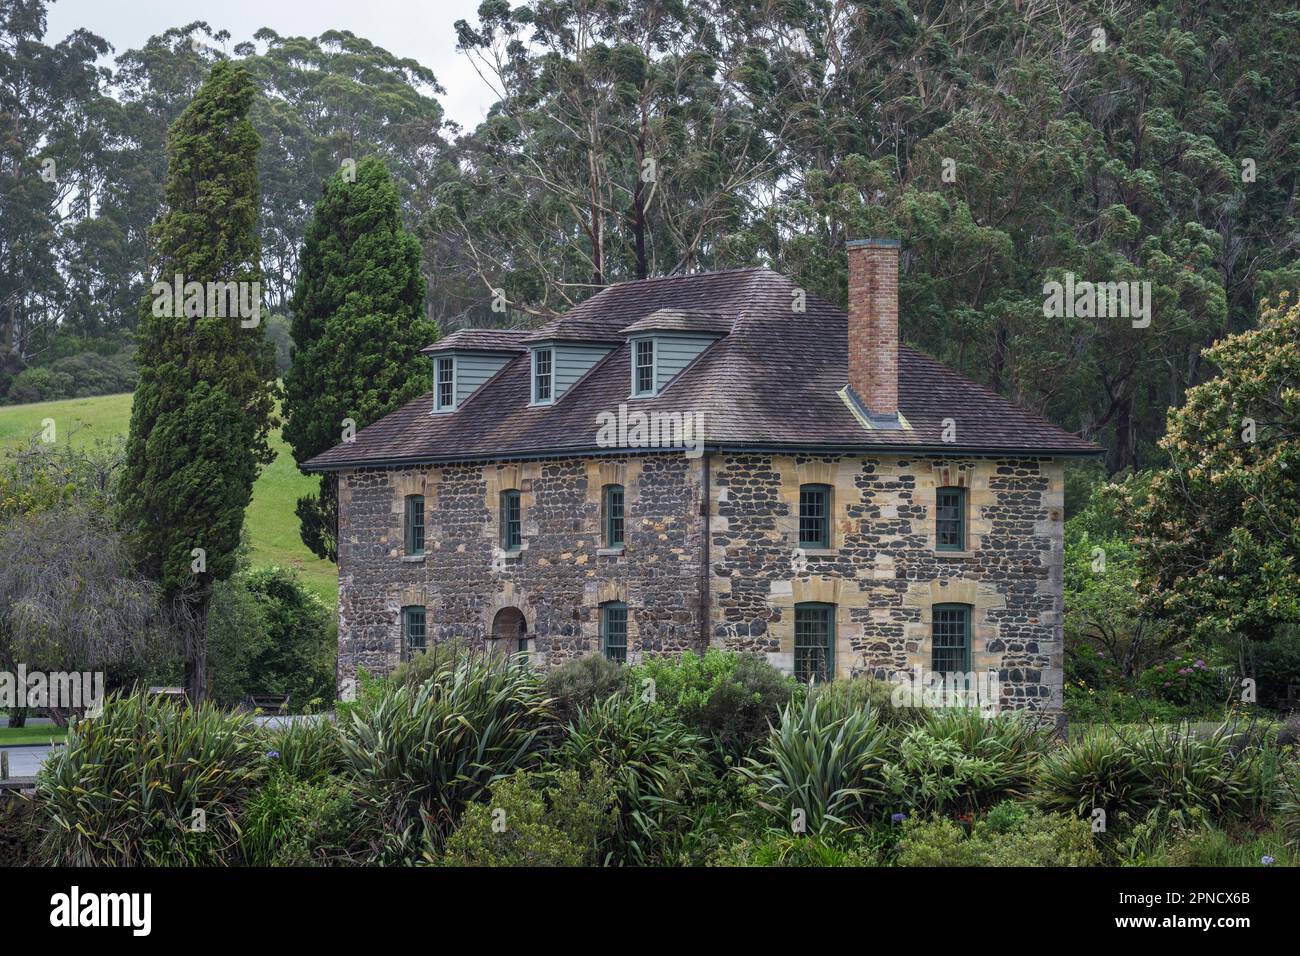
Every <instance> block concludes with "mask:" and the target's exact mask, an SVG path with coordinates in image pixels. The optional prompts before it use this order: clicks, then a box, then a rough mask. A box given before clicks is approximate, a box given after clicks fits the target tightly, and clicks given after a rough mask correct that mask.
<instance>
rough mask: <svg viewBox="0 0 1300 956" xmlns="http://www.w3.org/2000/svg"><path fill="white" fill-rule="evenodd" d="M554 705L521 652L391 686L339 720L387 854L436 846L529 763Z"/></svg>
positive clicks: (347, 755)
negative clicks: (505, 777)
mask: <svg viewBox="0 0 1300 956" xmlns="http://www.w3.org/2000/svg"><path fill="white" fill-rule="evenodd" d="M549 721H550V715H549V713H548V712H547V710H546V707H545V705H544V700H543V697H542V690H541V684H540V681H539V679H538V677H537V675H536V674H535V673H534V672H533V671H532V670H531V669H529V667H528V666H527V665H526V664H524V663H523V662H522V659H521V658H510V659H494V658H483V657H480V658H477V659H471V660H462V661H461V662H460V663H459V664H457V665H456V666H455V667H454V668H453V669H450V670H443V671H440V672H438V673H437V674H435V675H434V676H433V677H431V678H430V679H428V680H427V681H425V682H424V683H423V684H421V685H420V686H419V687H410V686H406V685H390V686H385V687H384V688H383V689H382V690H380V691H379V692H378V693H376V694H375V695H374V696H373V698H370V699H366V700H363V701H361V702H359V704H358V706H357V707H356V708H355V709H353V710H351V712H350V714H349V722H348V723H347V725H346V726H345V727H343V728H342V731H343V737H342V747H343V756H344V761H345V764H346V766H347V767H348V769H349V770H350V771H351V772H352V773H353V774H354V775H355V777H356V779H357V783H358V791H359V796H360V803H361V806H362V808H363V812H364V813H365V815H366V816H367V818H368V820H369V822H370V823H372V824H373V825H374V827H375V832H378V833H381V834H384V837H383V841H382V845H381V846H377V847H375V853H376V854H377V855H378V856H379V857H380V858H381V859H398V860H410V859H413V858H414V857H416V856H417V855H418V854H419V853H420V852H421V851H423V853H424V854H425V855H426V856H430V857H431V856H432V855H433V854H434V852H435V851H436V850H437V848H438V847H439V846H440V845H441V843H442V840H443V838H444V837H445V836H446V834H447V833H448V832H450V830H451V829H452V826H453V825H454V824H455V821H456V818H457V816H458V815H459V814H460V811H461V808H462V807H463V806H464V805H465V804H466V803H468V802H470V801H471V800H475V799H477V798H478V797H479V796H480V795H481V794H482V793H483V792H484V791H485V790H486V789H487V786H488V784H489V783H490V782H491V781H492V779H493V778H494V777H495V776H497V775H499V774H509V773H513V772H514V771H515V770H517V769H520V768H526V767H528V766H530V765H531V764H532V763H533V762H534V761H535V760H536V756H537V753H536V751H537V749H538V742H539V737H540V736H541V734H542V733H543V732H544V730H545V729H546V728H547V725H548V723H549Z"/></svg>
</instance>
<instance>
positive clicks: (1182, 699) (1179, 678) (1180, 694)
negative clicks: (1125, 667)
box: [1138, 654, 1219, 706]
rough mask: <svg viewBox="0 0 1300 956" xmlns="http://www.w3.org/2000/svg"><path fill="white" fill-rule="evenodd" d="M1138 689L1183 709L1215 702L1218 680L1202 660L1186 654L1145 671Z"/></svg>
mask: <svg viewBox="0 0 1300 956" xmlns="http://www.w3.org/2000/svg"><path fill="white" fill-rule="evenodd" d="M1138 686H1139V687H1140V688H1141V689H1142V690H1144V691H1146V692H1147V693H1149V694H1152V695H1154V696H1155V697H1157V698H1159V699H1161V700H1167V701H1169V702H1170V703H1173V704H1182V705H1184V706H1196V705H1201V704H1209V703H1213V702H1214V700H1215V697H1216V695H1217V692H1218V686H1219V680H1218V678H1217V677H1215V675H1214V671H1213V670H1211V669H1210V665H1209V664H1207V663H1206V662H1205V659H1204V658H1202V657H1197V656H1196V655H1195V654H1184V655H1183V656H1181V657H1176V658H1174V659H1173V660H1171V661H1165V662H1164V663H1163V664H1156V665H1155V666H1154V667H1149V668H1147V669H1146V670H1145V671H1143V672H1142V676H1141V677H1139V678H1138Z"/></svg>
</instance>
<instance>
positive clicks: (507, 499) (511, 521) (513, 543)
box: [501, 491, 523, 551]
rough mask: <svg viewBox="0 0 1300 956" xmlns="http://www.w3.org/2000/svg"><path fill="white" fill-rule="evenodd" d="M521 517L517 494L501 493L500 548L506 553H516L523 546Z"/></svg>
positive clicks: (513, 492)
mask: <svg viewBox="0 0 1300 956" xmlns="http://www.w3.org/2000/svg"><path fill="white" fill-rule="evenodd" d="M521 517H522V514H521V505H520V500H519V492H517V491H503V492H502V493H501V547H503V548H505V549H506V550H507V551H518V550H519V548H520V547H521V546H522V545H523V528H522V525H521V521H520V519H521Z"/></svg>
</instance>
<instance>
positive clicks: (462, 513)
mask: <svg viewBox="0 0 1300 956" xmlns="http://www.w3.org/2000/svg"><path fill="white" fill-rule="evenodd" d="M710 472H711V478H710V487H711V492H712V493H711V501H710V509H709V510H710V512H711V518H710V530H711V535H710V539H711V541H710V557H711V560H710V569H709V574H710V589H711V597H712V600H711V609H710V613H711V620H710V622H709V632H710V633H711V635H712V637H711V640H712V643H713V644H714V645H716V646H721V647H726V648H730V649H735V650H752V651H757V652H760V653H763V654H766V655H767V656H768V658H769V659H770V660H771V661H772V662H773V663H775V664H776V665H778V666H780V667H782V668H783V669H785V670H790V669H791V668H792V666H793V644H794V622H793V617H794V605H795V604H796V603H799V602H802V601H822V602H826V603H831V604H834V605H836V609H837V610H836V636H837V646H836V654H835V660H836V669H837V672H838V673H839V674H841V675H848V674H853V673H877V674H882V675H883V674H887V673H891V672H893V671H896V670H899V669H909V668H911V667H913V666H917V665H920V666H922V667H928V664H929V651H930V647H929V627H930V611H931V608H932V607H933V605H935V604H940V603H949V602H951V603H962V604H969V605H970V606H971V607H972V608H973V614H972V635H971V636H972V666H973V667H974V669H975V670H977V671H983V670H985V669H986V668H989V667H993V668H995V669H997V670H998V671H999V675H1000V677H1001V682H1002V692H1003V696H1004V702H1005V703H1006V704H1008V705H1010V706H1013V707H1035V708H1046V709H1051V710H1058V709H1059V708H1060V704H1061V646H1062V645H1061V610H1062V609H1061V570H1062V567H1061V565H1062V523H1061V522H1062V509H1063V504H1064V502H1063V497H1064V490H1063V466H1062V463H1061V462H1059V461H1043V460H1037V459H960V460H956V459H954V460H941V459H935V458H898V457H891V458H843V457H835V458H824V457H815V458H814V457H806V458H805V457H789V456H771V455H748V456H740V455H721V456H719V455H714V456H711V459H710ZM702 480H703V466H702V460H700V459H696V460H691V459H687V458H685V457H684V456H681V455H678V454H672V455H648V456H641V457H630V458H626V459H617V460H616V459H605V458H592V459H554V460H544V461H535V462H520V463H512V464H499V463H486V462H478V463H469V464H456V465H445V466H440V467H428V468H415V469H405V470H387V471H385V470H363V471H356V472H349V473H345V474H343V475H342V476H341V480H340V489H339V499H340V500H339V514H340V536H339V537H340V548H339V551H340V556H339V571H340V573H339V616H340V622H339V680H340V688H341V689H345V688H346V685H347V683H348V682H349V681H350V680H351V679H353V678H354V676H355V673H356V670H357V668H359V667H364V668H365V669H366V670H368V671H369V672H371V673H386V672H388V671H389V670H391V669H392V668H393V667H394V666H396V664H397V663H398V661H399V660H401V658H402V655H403V647H402V638H401V625H400V617H401V614H400V609H401V608H402V607H403V606H404V605H409V604H416V605H423V606H424V607H426V609H427V611H426V615H427V630H428V639H429V641H430V643H433V642H437V641H441V640H447V639H449V638H452V637H461V638H466V639H469V640H471V641H473V642H478V643H485V642H489V641H491V640H492V622H493V619H494V618H495V616H496V614H497V612H499V611H501V610H502V609H504V608H512V607H513V608H518V609H519V610H520V611H521V612H522V613H523V616H524V619H525V621H526V622H527V626H528V633H529V635H530V637H531V639H532V644H531V650H532V653H533V656H534V660H535V661H536V662H537V663H538V664H539V665H542V666H551V665H554V664H556V663H559V662H562V661H564V660H568V659H570V658H573V657H578V656H581V655H583V654H587V653H591V652H593V651H598V650H599V648H600V635H599V612H598V607H599V605H600V604H601V603H602V602H604V601H610V600H618V601H623V602H625V603H626V604H627V606H628V658H629V660H631V661H635V660H638V659H639V658H640V657H641V656H642V655H645V654H659V653H676V652H680V651H682V650H686V649H697V650H698V649H699V647H700V640H701V637H700V634H701V629H700V622H699V600H700V582H701V568H700V562H701V559H702V547H703V544H704V542H703V523H704V522H703V518H702V517H701V516H700V499H701V497H702V493H701V488H702ZM804 483H817V484H827V485H830V486H831V487H832V489H833V492H832V502H831V504H832V513H833V521H832V540H831V542H830V544H831V547H830V548H828V549H825V550H818V551H808V552H803V551H800V550H799V549H798V502H799V485H800V484H804ZM607 484H621V485H623V486H624V488H625V496H626V503H625V511H626V533H625V537H626V546H625V547H624V548H623V549H622V550H621V551H617V552H609V551H607V550H605V549H604V548H603V547H602V540H601V535H602V528H601V491H602V488H603V487H604V486H605V485H607ZM945 485H960V486H963V487H965V488H967V489H968V491H967V507H968V535H967V550H965V551H962V552H960V553H952V552H939V551H936V550H935V531H934V516H933V511H934V490H935V488H937V487H940V486H945ZM506 489H518V490H519V492H520V495H521V500H522V504H523V508H522V513H523V548H522V549H521V550H520V551H519V552H517V553H514V554H507V553H505V552H503V551H502V550H501V548H500V547H499V541H500V527H499V524H498V507H497V502H498V500H499V496H500V493H501V491H503V490H506ZM408 494H423V495H424V497H425V524H426V531H425V539H426V545H425V548H426V553H425V555H424V556H423V557H419V558H409V557H405V556H403V553H402V552H403V529H402V520H403V499H404V497H405V496H406V495H408ZM506 649H509V650H513V647H510V648H506Z"/></svg>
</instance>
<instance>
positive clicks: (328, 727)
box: [266, 715, 343, 783]
mask: <svg viewBox="0 0 1300 956" xmlns="http://www.w3.org/2000/svg"><path fill="white" fill-rule="evenodd" d="M266 751H267V754H268V756H270V758H271V760H272V763H273V765H274V766H275V767H276V768H278V769H279V770H280V772H281V773H284V774H287V775H288V776H290V777H292V778H293V779H295V780H302V781H305V782H307V783H319V782H320V781H322V780H324V779H325V778H326V777H329V776H331V775H333V774H336V773H339V772H340V771H341V770H342V769H343V741H342V738H341V737H340V735H339V731H338V728H337V727H335V726H334V724H333V723H332V722H331V721H330V719H329V717H328V716H327V715H320V716H310V717H300V718H298V719H297V720H294V721H293V722H291V723H289V724H286V725H285V726H283V727H279V728H276V729H274V730H272V731H271V732H269V733H268V734H267V736H266Z"/></svg>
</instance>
